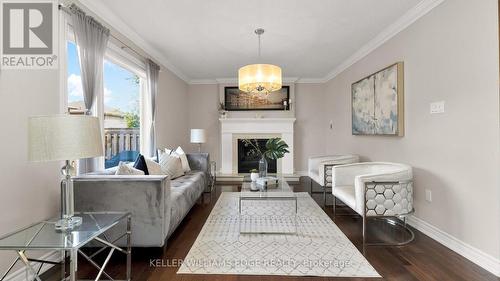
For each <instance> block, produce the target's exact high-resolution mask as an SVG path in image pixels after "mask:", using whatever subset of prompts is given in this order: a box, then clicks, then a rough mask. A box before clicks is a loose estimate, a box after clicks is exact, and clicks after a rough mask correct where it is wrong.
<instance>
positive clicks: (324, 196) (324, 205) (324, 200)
mask: <svg viewBox="0 0 500 281" xmlns="http://www.w3.org/2000/svg"><path fill="white" fill-rule="evenodd" d="M323 208H325V209H326V186H325V187H323Z"/></svg>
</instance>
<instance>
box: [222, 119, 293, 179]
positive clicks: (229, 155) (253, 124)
mask: <svg viewBox="0 0 500 281" xmlns="http://www.w3.org/2000/svg"><path fill="white" fill-rule="evenodd" d="M219 122H220V124H221V150H220V151H221V165H220V167H221V168H220V173H221V174H223V175H237V174H238V173H239V172H238V139H269V138H281V139H283V140H284V141H285V142H286V143H287V144H288V146H289V151H290V153H287V154H285V157H283V158H281V159H278V160H277V162H276V172H277V173H280V174H285V175H286V174H293V173H294V166H293V159H294V158H293V156H294V146H293V135H294V123H295V118H226V119H224V118H221V119H219Z"/></svg>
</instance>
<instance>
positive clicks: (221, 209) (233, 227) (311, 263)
mask: <svg viewBox="0 0 500 281" xmlns="http://www.w3.org/2000/svg"><path fill="white" fill-rule="evenodd" d="M296 195H297V205H298V208H297V216H296V225H295V226H296V232H295V233H292V234H240V227H241V226H240V214H239V193H237V192H223V193H222V194H221V196H220V197H219V200H218V201H217V203H216V204H215V206H214V208H213V210H212V212H211V213H210V216H209V217H208V219H207V221H206V222H205V225H204V226H203V229H202V230H201V232H200V234H199V235H198V237H197V239H196V241H195V243H194V244H193V246H192V247H191V249H190V251H189V253H188V255H187V256H186V258H185V259H184V261H183V264H182V266H181V267H180V268H179V270H178V271H177V273H178V274H236V275H285V276H324V277H380V275H379V274H378V273H377V271H375V269H374V268H373V267H372V266H371V265H370V263H369V262H368V261H367V260H366V259H365V258H364V256H363V255H362V254H361V253H360V252H359V251H358V249H357V248H356V247H355V246H354V245H353V244H352V243H351V242H350V241H349V239H348V238H347V237H346V236H345V235H344V234H343V233H342V231H341V230H340V229H339V228H338V227H337V226H336V225H335V223H334V222H333V221H332V220H331V219H330V217H328V215H326V214H325V212H324V211H323V210H322V209H321V208H320V207H319V206H318V204H317V203H316V202H315V201H314V200H313V199H312V198H311V196H309V194H308V193H305V192H304V193H296ZM248 204H250V205H246V206H243V208H245V209H249V208H250V209H251V208H253V209H258V210H260V211H262V212H264V213H268V214H269V213H271V214H275V213H278V214H279V213H287V212H288V211H289V210H285V209H286V208H290V202H284V201H276V202H261V201H252V202H249V203H248ZM259 204H261V205H259ZM262 204H265V206H264V205H262ZM287 204H288V205H287ZM293 211H294V210H293ZM294 218H295V213H294ZM279 221H280V220H279V219H278V220H277V222H276V221H275V222H274V223H279ZM284 223H285V224H288V223H289V221H288V220H285V222H284Z"/></svg>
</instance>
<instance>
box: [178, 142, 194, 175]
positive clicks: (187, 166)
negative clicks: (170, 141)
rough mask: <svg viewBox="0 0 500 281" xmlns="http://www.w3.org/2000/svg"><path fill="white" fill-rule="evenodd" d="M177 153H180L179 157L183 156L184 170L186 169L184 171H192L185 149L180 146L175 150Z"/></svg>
mask: <svg viewBox="0 0 500 281" xmlns="http://www.w3.org/2000/svg"><path fill="white" fill-rule="evenodd" d="M175 153H176V154H177V155H179V157H180V158H181V163H182V170H184V173H187V172H189V171H191V167H189V162H188V159H187V156H186V153H185V152H184V150H182V148H181V147H180V146H179V147H177V149H176V150H175Z"/></svg>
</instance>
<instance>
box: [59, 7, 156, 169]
mask: <svg viewBox="0 0 500 281" xmlns="http://www.w3.org/2000/svg"><path fill="white" fill-rule="evenodd" d="M60 18H61V20H60V25H59V34H60V35H61V36H60V40H59V45H60V48H59V50H61V52H60V55H59V63H60V67H59V71H60V75H59V77H60V85H59V87H60V105H59V106H60V110H59V111H60V113H61V114H66V113H67V111H68V95H69V93H68V67H67V66H68V51H67V44H68V42H73V43H74V44H75V45H76V42H75V41H76V40H75V36H74V33H73V28H72V26H71V24H70V23H69V22H68V18H67V15H65V14H64V13H63V14H61V17H60ZM120 45H123V43H122V42H119V41H118V40H117V39H115V38H113V37H111V36H110V39H109V41H108V45H107V47H106V52H105V54H104V60H107V61H110V62H111V63H113V64H116V65H118V66H120V67H123V68H124V69H126V70H128V71H130V72H132V73H133V74H135V75H137V76H138V77H139V78H140V84H139V91H140V94H139V95H140V97H139V111H140V113H139V115H140V153H143V152H144V151H145V143H146V142H147V141H148V140H147V138H146V134H145V124H147V123H146V119H145V118H147V112H148V109H147V108H145V106H144V105H145V102H144V99H145V98H147V95H146V90H147V89H146V62H145V60H144V58H142V57H141V58H139V57H137V56H136V55H132V54H131V53H130V52H128V51H126V49H128V48H129V47H128V46H123V47H120ZM103 85H104V73H103ZM103 88H104V87H103ZM94 113H95V114H94V115H95V116H98V117H99V119H100V122H101V135H102V138H103V143H104V91H101V93H100V94H99V96H98V97H96V109H95V110H94ZM98 158H99V161H98V162H99V168H100V169H103V168H104V162H105V157H104V156H103V157H98Z"/></svg>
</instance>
